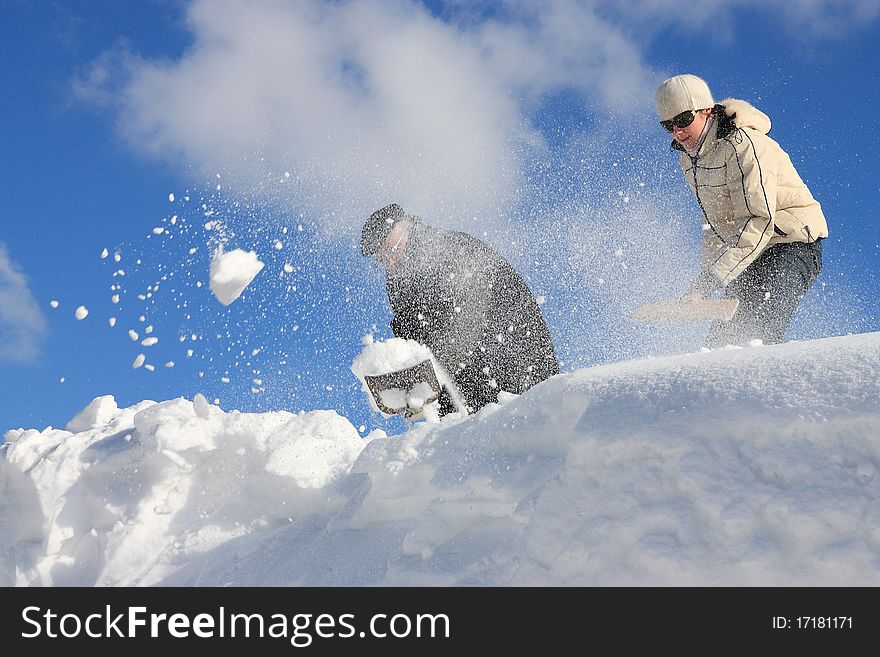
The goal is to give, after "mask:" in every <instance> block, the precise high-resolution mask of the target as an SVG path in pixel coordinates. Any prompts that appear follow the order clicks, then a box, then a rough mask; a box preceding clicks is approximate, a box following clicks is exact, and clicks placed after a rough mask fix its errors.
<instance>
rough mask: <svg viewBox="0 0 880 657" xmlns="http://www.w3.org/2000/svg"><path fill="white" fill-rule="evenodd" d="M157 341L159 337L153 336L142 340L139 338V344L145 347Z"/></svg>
mask: <svg viewBox="0 0 880 657" xmlns="http://www.w3.org/2000/svg"><path fill="white" fill-rule="evenodd" d="M157 342H159V338H154V337H150V338H144V339H143V340H141V344H142V345H144V346H145V347H152V346H153V345H154V344H156V343H157Z"/></svg>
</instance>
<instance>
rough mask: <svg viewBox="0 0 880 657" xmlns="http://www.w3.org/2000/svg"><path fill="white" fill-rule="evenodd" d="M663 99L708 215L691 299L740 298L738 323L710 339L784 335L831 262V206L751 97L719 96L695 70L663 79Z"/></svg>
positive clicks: (715, 342) (667, 121) (723, 326)
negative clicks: (827, 241)
mask: <svg viewBox="0 0 880 657" xmlns="http://www.w3.org/2000/svg"><path fill="white" fill-rule="evenodd" d="M656 104H657V114H658V115H659V118H660V123H661V124H662V125H663V127H664V128H666V130H667V131H669V132H670V133H671V134H672V137H673V141H672V144H671V147H672V149H673V150H675V151H677V152H678V154H679V162H680V164H681V168H682V171H683V172H684V176H685V179H686V180H687V183H688V185H689V186H690V188H691V191H692V192H693V193H694V196H695V197H696V199H697V203H698V204H699V206H700V209H701V211H702V214H703V239H702V258H701V265H700V273H699V275H698V276H697V279H696V280H695V281H694V283H693V284H692V285H691V287H690V289H689V290H688V292H686V293H685V295H684V299H698V298H701V297H704V296H708V295H710V294H712V292H713V291H715V290H717V289H719V288H723V289H724V294H723V296H725V297H728V298H737V299H739V307H738V309H737V312H736V314H735V315H734V316H733V318H732V319H731V321H730V322H715V323H713V325H712V327H711V329H710V332H709V336H708V338H707V340H706V346H707V347H721V346H724V345H726V344H742V343H744V342H747V341H749V340H754V339H759V340H762V341H763V342H764V343H767V344H771V343H777V342H781V341H782V339H783V336H784V334H785V331H786V329H787V327H788V324H789V322H790V321H791V318H792V316H793V315H794V312H795V310H796V309H797V307H798V305H799V304H800V302H801V300H802V299H803V297H804V295H805V294H806V293H807V290H809V288H810V286H811V285H812V284H813V282H814V281H815V280H816V277H817V276H818V275H819V272H820V271H821V269H822V244H821V240H822V239H823V238H825V237H827V235H828V226H827V224H826V222H825V216H824V214H823V213H822V208H821V206H820V205H819V203H818V202H817V201H816V199H814V198H813V195H812V194H811V193H810V190H809V189H808V188H807V186H806V185H805V184H804V182H803V180H801V177H800V176H799V175H798V172H797V170H796V169H795V168H794V165H793V164H792V162H791V158H789V156H788V154H787V153H786V152H785V151H784V150H783V149H782V148H781V147H780V146H779V144H778V143H777V142H776V141H774V140H773V139H772V138H770V137H769V136H768V134H767V133H768V132H770V119H769V118H768V117H767V115H766V114H764V113H763V112H761V111H759V110H757V109H755V108H754V107H753V106H752V105H751V104H749V103H747V102H746V101H744V100H737V99H733V98H730V99H727V100H722V101H721V102H720V103H717V104H716V103H715V101H714V99H713V97H712V92H711V91H710V90H709V86H708V85H707V84H706V82H705V81H704V80H702V79H700V78H699V77H697V76H695V75H690V74H685V75H677V76H675V77H672V78H669V79H668V80H666V81H665V82H663V83H662V84H661V85H660V87H659V88H658V89H657V94H656Z"/></svg>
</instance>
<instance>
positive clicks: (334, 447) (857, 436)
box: [0, 334, 880, 586]
mask: <svg viewBox="0 0 880 657" xmlns="http://www.w3.org/2000/svg"><path fill="white" fill-rule="evenodd" d="M113 406H115V404H114V405H113ZM68 427H69V428H75V429H78V431H77V432H71V431H60V430H55V429H52V428H48V429H46V430H44V431H41V432H39V431H34V430H28V431H25V430H16V431H12V432H9V433H7V436H6V439H7V441H10V442H7V443H5V444H4V445H2V446H0V464H2V466H0V564H2V569H3V570H2V571H0V573H3V574H2V575H0V577H5V582H6V583H16V584H53V585H61V584H99V585H116V584H141V585H146V584H166V585H257V586H262V585H273V586H278V585H329V586H334V585H346V586H361V585H378V586H388V585H402V586H421V585H450V586H463V585H475V586H482V585H493V586H511V585H529V586H530V585H550V586H563V585H612V586H619V585H637V584H638V585H662V586H666V585H732V586H742V585H789V586H802V585H803V586H826V585H828V586H830V585H838V586H857V585H858V586H861V585H869V586H877V585H880V507H878V505H877V499H878V497H880V477H878V476H877V467H878V464H880V334H867V335H857V336H848V337H841V338H829V339H825V340H817V341H810V342H802V343H789V344H784V345H777V346H765V347H753V348H747V349H732V350H720V351H715V352H711V353H697V354H688V355H681V356H674V357H668V358H658V359H647V360H639V361H630V362H625V363H618V364H614V365H607V366H603V367H596V368H589V369H583V370H579V371H577V372H574V373H571V374H563V375H558V376H556V377H553V378H552V379H549V380H548V381H545V382H543V383H541V384H539V385H538V386H536V387H534V388H532V389H531V390H529V391H527V392H526V393H525V394H523V395H520V396H519V397H512V396H506V397H505V403H504V404H503V405H497V404H493V405H490V406H487V407H486V408H484V409H482V410H481V411H480V412H479V413H477V414H475V415H473V416H470V417H465V418H450V419H446V418H444V420H443V422H441V423H439V424H427V423H419V424H417V425H415V426H414V427H413V428H412V429H410V430H409V431H408V432H407V433H404V434H402V435H400V436H395V437H391V438H387V439H375V440H371V441H369V440H367V441H365V440H362V439H359V438H358V437H357V432H356V431H355V430H354V428H353V427H352V426H351V425H350V424H349V423H348V422H347V421H346V420H344V419H343V418H341V417H339V416H338V415H336V414H335V413H333V412H330V411H315V412H313V413H307V414H304V415H292V414H290V413H285V412H275V413H265V414H253V415H248V414H240V413H235V412H231V413H225V412H223V411H222V410H221V409H219V408H217V407H215V406H211V405H210V404H208V403H207V401H206V400H204V399H203V398H201V397H197V398H196V399H195V400H193V402H189V401H187V400H183V399H178V400H174V401H169V402H165V403H163V404H155V403H153V402H142V403H141V404H139V405H137V406H135V407H132V408H128V409H115V410H114V408H113V407H112V406H111V404H110V403H109V401H108V400H107V398H99V400H96V401H95V402H93V403H92V404H91V405H90V408H89V407H87V408H86V409H85V410H84V411H83V412H82V413H80V414H79V415H78V416H77V418H74V420H72V421H71V423H70V424H69V425H68ZM89 427H91V428H89ZM377 433H378V432H377Z"/></svg>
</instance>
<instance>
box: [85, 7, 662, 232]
mask: <svg viewBox="0 0 880 657" xmlns="http://www.w3.org/2000/svg"><path fill="white" fill-rule="evenodd" d="M541 7H542V9H541V11H540V12H539V11H537V10H535V9H531V10H530V12H520V13H519V14H518V16H517V18H516V19H515V20H500V19H496V20H491V21H481V22H477V23H467V22H466V21H465V22H461V21H463V20H464V19H462V18H461V17H459V18H458V19H456V18H455V17H453V21H452V22H446V21H443V20H440V19H438V18H436V17H433V16H432V15H430V13H429V12H428V11H427V10H426V9H425V8H424V7H422V6H421V5H418V4H413V3H410V2H403V1H387V2H370V3H352V2H339V3H319V2H307V1H303V2H296V3H288V2H275V1H267V2H260V3H255V2H247V3H245V2H238V1H235V0H224V1H219V0H212V1H210V2H207V1H205V0H198V1H196V2H194V3H192V5H191V6H190V7H189V11H188V21H189V25H190V28H191V30H192V33H193V37H194V43H193V45H192V47H191V48H189V49H188V51H187V54H186V55H184V56H183V57H182V58H181V59H179V60H177V61H172V62H146V61H142V60H138V59H137V58H135V57H132V56H130V55H125V56H123V57H119V58H117V61H119V62H123V63H124V67H125V70H126V75H127V77H126V80H125V82H124V83H123V84H122V85H121V87H117V86H115V85H117V84H118V79H115V80H114V79H112V76H108V71H112V70H113V64H112V62H110V61H108V60H107V58H106V57H105V58H102V59H101V60H99V61H98V62H97V63H96V65H95V68H94V69H93V70H92V71H91V73H90V75H89V76H87V78H86V79H85V80H83V81H82V82H81V84H80V88H81V90H85V92H87V93H90V94H91V95H92V96H93V97H94V98H96V99H106V98H107V94H106V91H107V89H110V88H112V89H113V90H114V92H116V91H117V89H118V92H116V93H115V96H116V98H117V99H118V101H117V102H118V103H119V109H120V127H121V129H122V131H123V133H124V135H125V136H126V138H127V139H128V140H129V141H130V143H132V144H133V145H134V146H135V147H136V148H138V149H142V150H144V151H146V152H149V153H152V154H154V155H157V156H160V157H163V158H167V159H168V160H171V161H176V162H184V163H187V164H189V163H194V164H196V165H197V166H200V167H202V168H204V169H205V170H207V171H210V170H217V171H223V172H224V173H225V174H228V173H230V172H234V173H235V174H236V175H237V176H238V178H239V180H238V181H237V182H238V183H239V185H246V186H255V185H258V184H265V182H266V181H267V180H273V179H275V178H277V176H278V175H279V174H281V173H282V172H284V171H289V172H290V173H291V177H290V179H289V182H290V184H289V186H288V189H289V193H290V197H287V199H286V200H294V201H296V202H297V205H298V206H299V207H300V208H302V207H303V206H305V207H306V208H307V209H309V210H310V211H311V212H313V213H314V214H315V215H316V216H319V217H325V218H327V219H326V220H325V221H324V222H323V223H324V224H325V226H326V227H327V228H328V229H331V230H336V229H339V228H343V229H349V228H351V226H354V225H359V224H360V222H362V221H363V217H364V216H366V215H365V213H367V212H369V211H372V210H373V209H375V208H377V207H379V206H381V205H384V204H385V203H388V202H391V201H398V202H400V203H402V204H403V205H404V206H406V207H409V208H412V209H414V210H417V211H418V212H419V213H422V214H425V215H426V216H432V217H435V216H438V217H445V218H447V219H448V220H449V221H450V222H455V221H456V220H461V219H462V218H464V217H474V216H479V217H481V219H484V220H486V219H491V218H492V217H494V216H498V215H500V214H502V213H503V212H504V210H505V209H507V208H509V207H510V206H511V205H512V204H514V203H515V202H516V201H517V193H518V190H521V189H522V187H523V185H524V183H525V181H524V174H523V170H524V166H523V164H524V161H526V160H527V159H529V158H535V157H539V156H540V155H541V154H542V153H543V152H544V149H545V144H544V141H543V138H542V137H541V135H540V133H539V132H538V131H537V130H535V129H534V128H533V127H532V126H531V125H530V122H529V119H528V116H529V111H530V110H532V109H533V108H534V106H535V104H536V103H538V102H540V98H541V96H542V95H543V94H544V93H546V92H547V91H548V90H552V89H555V88H560V87H563V86H565V87H572V86H573V87H575V88H576V89H580V90H581V91H583V92H584V93H585V94H589V95H590V96H591V97H593V98H594V99H595V100H596V101H597V102H598V103H600V104H605V105H608V106H610V107H614V106H619V105H620V104H621V103H623V102H624V100H625V99H629V98H631V97H632V96H633V94H636V93H638V92H639V90H641V92H643V94H644V95H646V97H647V90H648V88H649V87H650V84H649V77H648V75H647V74H646V71H645V69H644V67H643V66H642V65H641V63H640V61H639V55H638V51H637V49H636V48H634V47H633V46H632V45H631V44H629V43H628V42H627V41H626V40H625V39H624V38H623V37H622V36H621V35H620V34H619V33H618V32H617V31H616V30H614V29H609V27H608V26H607V25H606V24H604V23H603V22H602V21H601V20H600V19H598V18H597V17H596V16H595V15H594V13H593V11H592V10H591V8H590V7H589V5H581V4H577V3H570V2H554V3H551V4H550V5H548V6H546V7H544V6H543V5H541ZM456 20H459V21H460V22H455V21H456ZM273 177H275V178H273ZM271 194H274V195H282V196H284V193H283V192H282V191H281V190H280V189H279V186H278V185H274V186H273V187H272V189H271Z"/></svg>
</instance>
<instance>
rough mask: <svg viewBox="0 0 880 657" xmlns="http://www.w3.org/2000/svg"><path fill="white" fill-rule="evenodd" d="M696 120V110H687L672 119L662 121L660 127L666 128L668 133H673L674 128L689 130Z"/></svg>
mask: <svg viewBox="0 0 880 657" xmlns="http://www.w3.org/2000/svg"><path fill="white" fill-rule="evenodd" d="M695 118H697V112H696V110H685V111H684V112H682V113H681V114H677V115H675V116H673V117H672V118H671V119H668V120H666V121H660V125H662V126H663V127H664V128H666V132H672V129H673V128H687V127H688V126H689V125H690V124H691V123H693V122H694V119H695Z"/></svg>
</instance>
